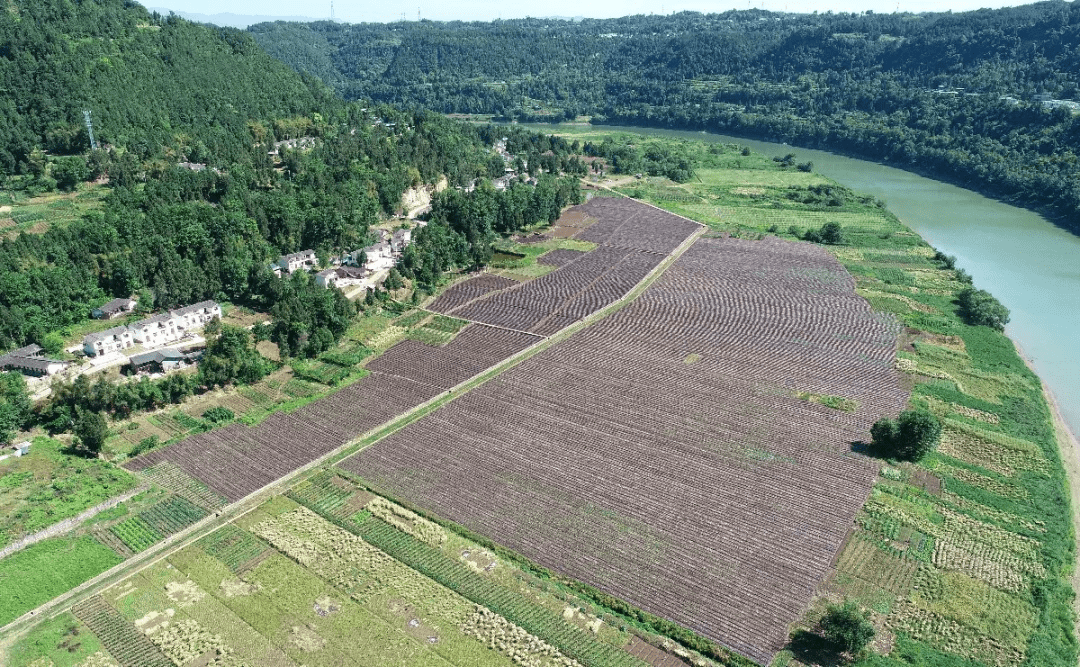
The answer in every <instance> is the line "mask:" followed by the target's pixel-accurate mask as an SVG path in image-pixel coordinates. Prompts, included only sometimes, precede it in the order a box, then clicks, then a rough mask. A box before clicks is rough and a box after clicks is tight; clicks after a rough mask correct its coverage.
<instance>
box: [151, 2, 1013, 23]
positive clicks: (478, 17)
mask: <svg viewBox="0 0 1080 667" xmlns="http://www.w3.org/2000/svg"><path fill="white" fill-rule="evenodd" d="M143 4H145V5H147V6H152V7H167V8H168V9H171V10H173V11H176V12H196V13H201V14H217V13H221V12H231V13H234V14H257V15H269V16H311V17H316V18H324V17H329V16H330V0H229V2H221V0H144V2H143ZM1023 4H1030V3H1029V2H1017V1H1015V0H1014V1H1012V2H1009V1H1008V0H937V1H935V0H742V1H741V2H740V1H739V0H719V1H715V2H706V1H701V0H593V1H592V2H588V3H585V2H581V1H580V0H547V1H543V0H542V1H541V2H502V1H499V0H451V1H446V0H443V1H441V2H440V1H438V0H412V1H411V2H408V0H406V2H385V1H382V2H375V1H373V0H334V16H335V17H336V18H337V19H338V20H341V21H349V22H360V21H396V20H400V19H401V18H402V13H404V15H405V18H406V19H407V20H410V21H415V20H416V14H417V10H418V9H419V11H420V16H421V17H423V18H427V19H433V20H455V19H459V20H463V21H469V20H474V21H489V20H492V19H498V18H504V19H509V18H522V17H525V16H566V17H571V16H586V17H592V18H606V17H614V16H626V15H629V14H662V13H663V14H666V13H671V12H673V11H684V10H690V11H699V12H722V11H727V10H729V9H749V8H751V7H754V8H759V9H769V10H772V11H792V12H813V11H814V10H817V11H821V12H825V11H829V10H832V11H834V12H863V11H866V10H873V11H875V12H894V11H897V9H899V10H900V11H909V12H926V11H946V10H949V9H951V10H953V11H966V10H971V9H979V8H982V7H989V8H998V7H1008V6H1016V5H1023Z"/></svg>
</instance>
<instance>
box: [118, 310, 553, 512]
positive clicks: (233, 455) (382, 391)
mask: <svg viewBox="0 0 1080 667" xmlns="http://www.w3.org/2000/svg"><path fill="white" fill-rule="evenodd" d="M536 340H537V338H536V337H535V336H531V335H528V334H522V333H517V332H512V331H503V330H499V329H493V328H491V327H485V326H482V325H473V326H471V327H468V328H467V329H465V330H464V331H462V333H461V334H460V335H458V336H457V338H455V339H454V340H453V341H451V342H450V343H448V344H447V345H445V346H443V347H439V348H432V347H430V346H427V345H424V344H423V343H420V342H417V341H412V340H407V341H403V342H402V343H399V344H398V345H397V346H395V347H394V348H392V349H391V350H390V351H388V352H387V354H386V355H384V357H382V358H380V359H377V360H375V361H374V362H372V364H371V365H370V366H369V368H370V370H372V371H373V372H372V374H371V375H369V376H367V377H365V378H363V379H361V380H360V381H358V382H355V383H353V384H351V385H349V386H347V387H345V388H343V389H342V390H340V391H338V392H335V393H333V394H330V395H329V396H327V397H325V398H322V399H320V400H318V401H314V402H312V403H309V404H307V405H305V406H303V407H302V408H300V409H298V410H296V411H295V412H292V413H289V414H283V413H277V414H273V415H271V416H270V417H268V418H267V419H266V420H265V421H263V422H262V423H260V424H259V425H257V426H254V427H248V426H245V425H243V424H231V425H229V426H226V427H224V428H220V429H215V430H213V431H209V432H206V433H200V434H197V435H194V436H192V437H190V438H187V439H185V440H183V441H181V442H178V443H176V444H175V445H172V446H170V447H166V448H163V449H159V450H156V451H153V452H149V453H147V454H144V455H143V456H140V457H138V458H136V459H133V460H131V461H129V462H127V463H126V464H125V467H126V468H128V469H130V470H144V469H146V468H148V467H150V466H153V465H156V464H159V463H162V462H166V461H168V462H171V463H173V464H175V465H176V466H177V467H179V468H180V469H181V470H183V471H184V472H185V473H187V474H188V475H190V476H191V477H193V478H195V479H196V480H199V481H201V482H202V483H204V484H206V485H207V486H208V487H209V488H210V489H211V490H212V491H213V492H215V493H217V494H220V495H222V496H224V497H225V498H227V499H228V500H229V501H230V502H232V501H236V500H239V499H240V498H243V497H244V496H246V495H248V494H249V493H251V492H253V491H256V490H258V489H260V488H262V487H263V486H265V485H266V484H269V483H270V482H272V481H274V480H275V479H277V478H279V477H281V476H283V475H286V474H288V473H289V472H291V471H293V470H295V469H296V468H299V467H301V466H303V465H305V464H307V463H309V462H311V461H313V460H315V459H316V458H318V457H320V456H322V455H323V454H325V453H327V452H329V451H331V450H333V449H336V448H337V447H339V446H341V445H343V444H344V443H346V442H348V441H349V440H351V439H353V438H355V437H356V436H358V435H360V434H362V433H365V432H367V431H369V430H371V429H372V428H374V427H376V426H378V425H379V424H382V423H385V422H387V421H389V420H390V419H392V418H393V417H395V416H396V415H399V414H401V413H403V412H406V411H408V410H410V409H412V408H414V407H416V406H417V405H419V404H421V403H423V402H424V401H426V400H428V399H430V398H432V397H434V396H435V395H437V394H439V393H440V392H442V391H445V390H446V389H448V388H450V387H452V386H454V385H456V384H458V383H459V382H461V381H463V380H465V379H468V378H469V377H472V376H473V375H475V374H476V373H478V372H480V371H482V370H483V369H485V368H487V367H489V366H491V365H493V364H495V363H497V362H498V361H501V360H502V359H504V358H506V357H508V356H510V355H511V354H514V353H515V352H517V351H518V350H521V349H524V348H525V347H528V346H529V345H531V344H532V343H533V342H535V341H536Z"/></svg>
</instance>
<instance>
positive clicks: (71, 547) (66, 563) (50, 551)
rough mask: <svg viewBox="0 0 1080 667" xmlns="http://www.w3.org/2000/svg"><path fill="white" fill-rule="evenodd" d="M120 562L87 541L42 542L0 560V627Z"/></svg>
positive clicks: (79, 539) (83, 539)
mask: <svg viewBox="0 0 1080 667" xmlns="http://www.w3.org/2000/svg"><path fill="white" fill-rule="evenodd" d="M121 560H122V559H121V558H120V556H118V555H116V554H115V553H113V551H112V550H111V549H109V548H108V547H105V546H104V545H102V544H101V543H99V542H97V541H96V540H94V539H93V538H91V537H86V536H84V537H78V538H73V539H66V538H57V539H51V540H44V541H42V542H38V543H37V544H35V545H33V546H30V547H27V548H26V549H23V550H22V551H19V552H16V553H14V554H12V555H10V556H8V557H7V558H4V559H3V560H0V625H6V624H7V623H9V622H11V621H13V620H15V619H16V618H18V617H19V616H21V615H22V614H25V613H26V612H28V611H30V610H31V609H33V608H34V607H36V606H38V605H39V604H41V603H43V602H47V601H48V600H51V599H52V598H54V597H56V596H57V595H60V594H61V593H65V592H67V591H68V590H70V589H72V588H74V587H75V586H78V585H79V584H81V583H82V582H84V581H86V580H87V579H90V578H91V577H94V576H96V575H98V574H100V573H102V572H104V571H105V570H107V569H109V568H110V567H112V566H113V565H116V564H117V563H119V562H120V561H121Z"/></svg>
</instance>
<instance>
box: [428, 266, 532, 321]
mask: <svg viewBox="0 0 1080 667" xmlns="http://www.w3.org/2000/svg"><path fill="white" fill-rule="evenodd" d="M516 284H517V283H516V282H514V281H513V280H510V279H509V278H503V277H502V276H492V275H482V276H478V277H476V278H470V279H469V280H466V281H463V282H460V283H458V284H456V285H454V286H453V287H451V288H450V289H448V290H446V291H445V292H443V293H442V294H441V295H439V298H438V299H435V301H434V303H432V304H431V306H430V307H429V308H428V309H429V310H431V311H434V312H436V313H449V312H450V311H452V310H454V309H455V308H458V307H460V306H463V305H465V304H466V303H469V302H470V301H474V300H476V299H479V298H481V297H483V296H485V295H487V294H491V293H492V292H497V291H499V290H503V289H507V288H509V287H513V286H514V285H516Z"/></svg>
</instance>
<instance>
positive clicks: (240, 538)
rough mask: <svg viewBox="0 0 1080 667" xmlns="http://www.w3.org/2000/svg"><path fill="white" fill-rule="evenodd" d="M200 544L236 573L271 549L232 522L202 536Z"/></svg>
mask: <svg viewBox="0 0 1080 667" xmlns="http://www.w3.org/2000/svg"><path fill="white" fill-rule="evenodd" d="M198 544H199V548H200V549H202V550H203V551H205V552H206V553H207V554H209V555H211V556H213V557H214V558H217V559H218V560H220V561H221V562H222V563H224V564H225V565H226V566H227V567H228V568H229V569H230V570H232V571H233V572H236V573H240V572H242V571H243V570H244V569H246V566H247V565H248V564H249V563H251V562H253V561H256V559H258V558H260V557H261V556H263V555H264V554H265V553H266V552H267V550H268V549H269V547H268V546H267V544H266V543H265V542H263V541H262V540H260V539H259V538H257V537H255V536H254V535H252V534H251V533H249V532H247V531H246V530H244V529H242V528H239V527H237V526H235V525H233V524H231V523H229V524H225V525H224V526H223V527H221V528H220V529H218V530H216V531H214V532H213V533H211V534H209V535H207V536H206V537H204V538H202V539H201V540H199V543H198Z"/></svg>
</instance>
